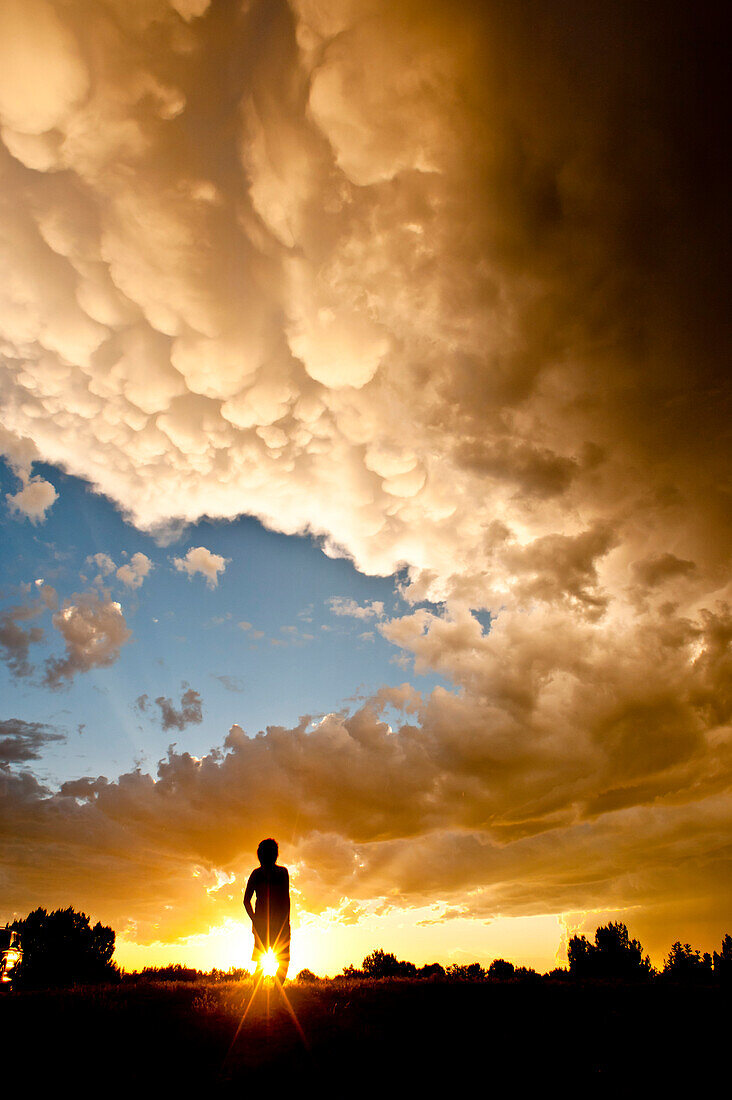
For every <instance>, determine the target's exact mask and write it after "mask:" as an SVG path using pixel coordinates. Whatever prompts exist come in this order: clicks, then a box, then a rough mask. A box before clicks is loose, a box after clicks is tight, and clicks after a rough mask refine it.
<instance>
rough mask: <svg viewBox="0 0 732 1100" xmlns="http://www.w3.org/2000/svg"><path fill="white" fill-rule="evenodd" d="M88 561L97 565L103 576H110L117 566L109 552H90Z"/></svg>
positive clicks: (89, 563)
mask: <svg viewBox="0 0 732 1100" xmlns="http://www.w3.org/2000/svg"><path fill="white" fill-rule="evenodd" d="M86 561H87V564H88V565H96V567H97V569H98V570H99V572H100V573H101V575H102V576H103V577H108V576H109V574H110V573H114V571H115V569H116V568H117V566H116V565H115V564H114V562H113V561H112V559H111V557H110V556H109V554H103V553H98V554H90V555H89V557H88V558H87V559H86Z"/></svg>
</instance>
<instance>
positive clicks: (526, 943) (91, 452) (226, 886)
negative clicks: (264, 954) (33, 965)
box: [0, 0, 732, 974]
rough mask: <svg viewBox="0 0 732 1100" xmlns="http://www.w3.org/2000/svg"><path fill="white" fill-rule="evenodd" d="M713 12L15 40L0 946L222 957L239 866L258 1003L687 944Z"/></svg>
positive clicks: (182, 25)
mask: <svg viewBox="0 0 732 1100" xmlns="http://www.w3.org/2000/svg"><path fill="white" fill-rule="evenodd" d="M718 20H719V15H718V14H717V13H715V12H714V11H713V10H712V6H709V9H707V7H706V6H705V5H701V7H698V8H697V9H696V10H695V11H694V13H691V14H690V13H685V12H684V11H677V10H676V9H675V8H669V7H668V6H667V5H658V6H656V5H653V4H650V5H643V6H642V7H638V6H634V5H629V6H627V10H626V6H622V7H613V6H612V5H611V6H610V8H608V5H606V4H604V3H601V2H600V0H591V2H587V0H583V2H582V3H579V2H577V0H568V3H566V4H564V5H562V6H561V7H560V8H558V7H556V6H546V5H541V4H535V3H533V0H532V2H527V3H522V4H518V5H505V4H502V3H499V2H498V0H496V2H492V0H491V2H489V3H485V4H466V5H459V6H458V7H457V8H456V7H455V5H452V4H450V3H448V0H427V2H426V3H423V4H421V5H417V6H415V5H414V4H413V3H412V2H411V0H388V2H387V0H348V3H343V2H342V0H323V2H318V3H314V2H312V0H289V2H287V0H253V2H251V3H246V4H241V5H233V4H227V3H221V2H218V0H145V2H143V3H140V4H135V5H132V6H130V5H128V4H126V3H125V2H124V0H104V2H103V3H98V2H95V0H73V2H72V3H65V2H63V3H62V2H61V0H6V2H5V4H4V5H3V7H2V10H0V177H2V195H3V201H2V203H0V249H1V250H2V265H0V392H1V393H2V412H1V413H0V567H1V568H2V585H1V587H0V658H2V660H1V661H0V691H1V692H2V700H3V702H2V709H1V710H0V803H1V804H2V809H3V812H2V815H0V817H1V818H2V825H0V830H1V831H0V837H1V838H2V844H0V873H1V874H2V880H3V893H2V906H1V907H0V922H5V921H12V920H13V919H14V918H19V917H22V916H23V915H24V914H25V913H27V912H29V911H31V910H32V909H34V908H36V907H38V906H42V907H45V908H47V909H49V910H50V909H55V908H59V907H64V906H66V905H69V904H73V905H74V906H75V907H78V908H80V909H82V910H83V911H84V912H86V913H89V914H90V915H92V916H93V919H94V920H95V921H96V920H99V921H101V922H102V923H103V924H105V925H110V926H111V927H113V928H114V929H115V931H116V933H117V947H116V952H115V958H116V959H117V960H118V961H120V963H121V965H123V966H125V967H127V966H128V965H129V966H132V965H136V964H137V963H138V962H139V966H140V968H141V967H142V966H144V965H152V966H156V965H165V964H167V962H168V961H172V962H179V961H180V962H181V963H182V964H185V965H191V966H194V968H196V969H205V970H210V969H211V968H212V967H218V968H220V969H228V968H229V967H231V966H249V964H250V961H251V956H252V946H253V945H252V932H251V927H250V923H249V921H248V920H247V918H246V913H245V912H244V909H243V906H242V894H243V890H244V888H245V885H246V882H247V878H248V876H249V874H250V872H251V871H252V869H253V868H254V867H255V866H256V849H257V844H258V842H259V841H260V840H261V839H262V838H263V837H275V838H277V840H278V842H279V844H280V860H281V862H282V863H283V864H284V865H285V866H286V867H288V869H289V872H290V896H291V901H292V911H293V919H292V967H291V972H292V973H296V972H297V971H298V970H300V969H303V968H307V969H310V970H312V971H314V972H318V973H327V974H331V973H334V972H339V971H340V970H342V969H343V967H344V966H346V965H358V964H359V961H360V960H361V959H362V958H363V957H364V956H365V955H366V954H368V952H369V951H370V950H372V949H373V948H374V947H375V946H380V947H382V948H383V949H384V950H385V951H388V952H393V953H394V954H396V955H397V956H398V957H399V958H405V959H408V960H410V961H413V962H415V963H416V964H417V965H423V964H425V963H427V962H434V961H437V962H440V963H441V964H442V965H444V966H447V965H451V964H453V963H460V962H463V961H468V962H473V961H476V962H479V963H481V965H487V963H488V962H489V961H490V960H491V959H493V958H504V959H507V960H508V961H511V962H513V963H515V964H516V965H526V966H532V967H534V968H535V969H537V970H539V971H546V970H549V969H552V967H553V966H557V965H563V964H564V963H563V961H562V960H565V961H566V948H567V942H568V939H569V937H570V936H571V935H573V934H575V933H584V934H587V933H588V932H589V931H591V930H592V929H593V928H595V927H597V926H598V925H602V924H606V923H607V922H608V921H611V920H620V921H622V922H624V923H625V924H626V925H627V927H628V929H629V931H630V933H631V935H632V936H634V937H636V938H638V939H639V940H640V941H641V943H642V944H643V948H644V951H645V952H647V953H648V954H649V955H650V956H651V959H652V961H653V962H654V965H656V966H657V967H658V966H659V965H660V964H661V963H662V961H663V958H664V957H665V955H666V954H667V953H668V951H669V949H670V947H671V944H672V943H673V942H674V941H676V940H681V941H682V942H686V943H690V944H691V945H692V946H694V947H698V948H699V949H701V950H702V951H709V952H711V951H713V950H716V949H717V948H718V946H719V943H720V941H721V939H722V936H723V935H724V934H725V933H726V932H728V931H729V929H728V927H727V924H726V921H727V916H728V914H729V912H730V911H731V910H732V875H730V873H729V871H730V854H729V835H730V826H731V825H732V808H731V806H732V804H731V803H730V798H729V793H730V787H731V786H732V696H731V695H730V691H729V683H730V680H731V678H732V578H731V576H730V550H731V549H732V547H731V544H730V537H729V532H730V514H731V509H730V503H731V493H730V483H729V454H730V424H732V418H730V416H729V391H730V381H729V372H728V368H727V365H726V359H725V354H724V351H725V348H724V342H725V341H724V335H725V324H724V318H725V316H726V314H725V313H724V312H723V310H724V306H725V296H724V290H725V278H724V275H725V267H726V256H725V253H724V245H723V243H722V237H723V234H721V233H720V232H719V226H720V225H722V224H723V217H724V210H725V204H726V194H727V191H726V188H725V187H724V185H723V182H722V172H721V168H722V163H721V161H722V153H721V144H722V143H721V142H720V140H719V134H720V133H721V132H722V127H723V120H722V111H723V106H722V105H723V103H724V102H725V97H724V95H723V94H721V82H722V72H723V71H724V65H723V62H722V58H721V42H722V41H723V40H724V39H723V36H722V34H721V31H720V27H719V26H718ZM184 959H188V960H190V961H189V962H187V963H184ZM226 960H228V962H226ZM224 963H225V965H224Z"/></svg>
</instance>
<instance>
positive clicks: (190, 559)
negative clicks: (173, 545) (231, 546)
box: [173, 546, 231, 588]
mask: <svg viewBox="0 0 732 1100" xmlns="http://www.w3.org/2000/svg"><path fill="white" fill-rule="evenodd" d="M230 560H231V559H230V558H224V557H222V556H221V554H212V553H211V551H210V550H207V549H206V547H205V546H192V547H191V548H190V550H189V551H188V553H187V554H186V556H185V557H184V558H173V565H174V566H175V568H176V569H177V570H178V571H179V572H180V573H187V574H188V576H189V577H194V576H195V575H196V573H201V574H202V575H203V576H204V577H205V578H206V583H207V585H208V586H209V588H216V586H217V585H218V583H219V573H223V572H224V570H225V569H226V566H227V565H228V564H229V562H230Z"/></svg>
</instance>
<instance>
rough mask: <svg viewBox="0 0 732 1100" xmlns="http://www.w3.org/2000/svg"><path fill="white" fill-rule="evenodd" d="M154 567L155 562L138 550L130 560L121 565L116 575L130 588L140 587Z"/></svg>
mask: <svg viewBox="0 0 732 1100" xmlns="http://www.w3.org/2000/svg"><path fill="white" fill-rule="evenodd" d="M152 567H153V564H152V562H151V561H150V559H149V558H148V557H147V556H146V555H145V554H143V553H141V552H139V551H138V552H137V553H135V554H133V555H132V557H131V558H130V560H129V562H125V564H124V565H120V567H119V569H118V570H117V573H116V576H117V579H118V580H120V581H122V583H123V584H126V585H127V587H128V588H139V587H140V586H141V585H142V582H143V581H144V580H145V577H146V576H147V575H148V573H149V572H150V570H151V569H152Z"/></svg>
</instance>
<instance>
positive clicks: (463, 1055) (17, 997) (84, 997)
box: [0, 979, 728, 1096]
mask: <svg viewBox="0 0 732 1100" xmlns="http://www.w3.org/2000/svg"><path fill="white" fill-rule="evenodd" d="M252 991H253V986H252V983H251V982H250V981H244V982H223V983H213V982H210V981H209V982H206V981H201V982H194V983H182V982H180V983H154V982H138V983H122V984H120V985H117V986H105V987H97V988H91V987H87V988H81V989H75V990H65V991H57V992H13V993H11V994H7V995H5V996H3V997H2V998H0V1034H1V1035H2V1044H3V1055H4V1060H5V1066H6V1069H7V1067H8V1066H9V1064H10V1061H9V1060H13V1059H15V1058H16V1057H17V1058H19V1059H20V1060H21V1064H22V1065H23V1066H24V1070H23V1080H24V1081H25V1082H27V1083H28V1084H29V1085H37V1086H40V1085H50V1086H52V1087H54V1086H55V1087H58V1086H59V1085H60V1083H61V1082H71V1083H73V1084H74V1085H75V1086H76V1087H78V1088H79V1089H80V1090H81V1091H82V1092H86V1091H87V1090H89V1089H91V1088H94V1089H95V1091H96V1090H98V1089H101V1088H106V1087H112V1086H114V1087H115V1088H116V1087H130V1086H132V1087H134V1088H135V1090H136V1092H137V1093H138V1095H142V1096H147V1095H157V1094H158V1093H159V1092H160V1091H161V1090H163V1089H165V1090H166V1092H167V1090H169V1089H170V1088H171V1087H173V1088H175V1089H176V1090H183V1095H191V1094H192V1092H194V1091H196V1090H197V1089H199V1088H200V1089H205V1090H206V1093H207V1095H212V1094H213V1095H235V1094H236V1095H238V1094H240V1093H241V1092H242V1090H243V1089H245V1088H246V1087H247V1086H252V1087H253V1088H255V1089H261V1088H263V1087H264V1088H267V1089H268V1090H269V1089H270V1088H272V1089H274V1090H275V1092H276V1094H277V1095H279V1089H280V1087H282V1088H283V1089H287V1088H291V1087H292V1088H294V1087H298V1086H299V1085H301V1084H304V1083H306V1082H308V1083H314V1084H316V1085H317V1086H318V1088H319V1089H320V1090H321V1091H322V1093H323V1094H324V1095H328V1096H330V1095H335V1094H336V1091H337V1092H341V1091H343V1090H346V1091H347V1092H348V1093H350V1094H356V1095H361V1094H364V1093H365V1092H367V1091H372V1090H378V1092H380V1093H383V1094H385V1095H387V1096H389V1095H395V1094H396V1093H397V1092H398V1093H402V1092H406V1094H407V1095H409V1094H411V1092H412V1090H413V1089H414V1088H418V1089H420V1090H422V1089H428V1090H429V1092H430V1093H432V1092H434V1091H435V1090H436V1089H437V1088H440V1089H442V1088H449V1089H450V1091H451V1092H453V1091H454V1090H455V1089H458V1090H460V1091H462V1090H463V1089H464V1090H466V1091H468V1090H469V1091H470V1093H473V1092H475V1091H476V1089H477V1090H478V1091H480V1092H482V1093H487V1092H490V1091H492V1090H493V1089H495V1088H496V1087H499V1086H504V1087H509V1088H512V1089H516V1088H520V1089H522V1090H523V1089H524V1088H526V1087H528V1086H530V1087H532V1088H533V1087H540V1086H546V1085H547V1084H549V1083H551V1082H553V1083H555V1084H558V1085H560V1086H563V1085H572V1086H574V1087H576V1088H577V1089H580V1088H581V1089H582V1090H583V1091H584V1090H585V1089H587V1088H588V1087H596V1086H602V1085H603V1084H604V1083H607V1084H612V1085H614V1086H616V1085H617V1086H628V1085H630V1084H631V1083H637V1084H641V1083H642V1084H644V1085H655V1086H658V1085H661V1084H664V1085H668V1084H675V1085H677V1086H678V1085H679V1083H680V1082H682V1081H683V1082H694V1083H695V1084H696V1085H700V1084H701V1083H703V1082H704V1081H705V1080H706V1079H707V1078H708V1077H709V1078H711V1073H712V1070H713V1069H714V1068H715V1063H717V1062H718V1063H719V1065H720V1066H722V1067H723V1066H724V1064H725V1063H726V1055H725V1054H724V1050H725V1046H726V1028H725V1026H724V1013H725V1007H723V1006H726V1005H727V1004H728V1000H727V994H726V992H725V991H724V990H721V989H719V988H703V987H698V988H684V987H680V986H672V985H665V986H662V985H658V984H651V985H647V986H642V987H630V986H618V985H600V984H597V985H579V984H577V983H569V982H560V981H546V980H542V981H539V982H536V983H516V982H475V983H471V982H445V981H435V982H432V981H427V980H421V981H414V980H405V979H395V980H383V981H368V980H346V979H335V980H333V981H323V982H317V983H312V984H304V983H302V984H301V983H297V982H293V983H290V984H288V985H287V986H286V993H287V997H288V1000H289V1003H290V1006H291V1009H292V1014H291V1013H290V1011H289V1010H288V1008H287V1005H286V1004H285V1003H284V1002H283V1000H282V997H281V996H280V994H279V993H278V992H277V991H276V990H275V989H271V990H270V991H269V993H267V991H266V990H262V989H260V991H259V993H258V995H257V996H256V998H255V999H254V1001H253V1002H252V1004H251V1007H250V1009H249V1012H248V1014H247V1016H246V1019H245V1020H244V1023H243V1024H242V1026H241V1028H240V1029H239V1031H238V1034H237V1029H238V1028H239V1024H240V1022H241V1019H242V1015H243V1013H244V1010H245V1008H246V1007H247V1004H248V1003H249V1001H250V999H251V996H252ZM295 1020H296V1021H297V1024H296V1023H295ZM476 1078H477V1079H476Z"/></svg>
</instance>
